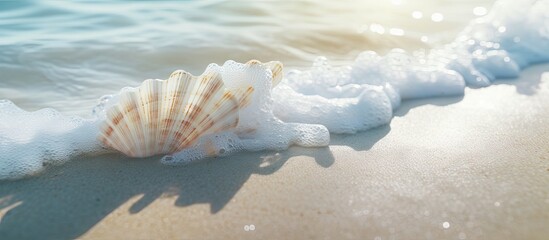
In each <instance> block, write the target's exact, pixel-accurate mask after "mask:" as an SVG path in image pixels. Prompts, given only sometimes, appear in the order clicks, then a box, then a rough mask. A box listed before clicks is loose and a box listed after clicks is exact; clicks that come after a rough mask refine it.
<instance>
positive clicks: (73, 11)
mask: <svg viewBox="0 0 549 240" xmlns="http://www.w3.org/2000/svg"><path fill="white" fill-rule="evenodd" d="M492 2H493V1H463V0H446V1H440V0H415V1H406V0H394V1H277V2H276V3H274V2H269V1H257V2H246V1H196V2H187V3H176V2H172V1H161V2H157V1H155V2H152V1H144V2H141V1H140V2H132V3H131V4H127V3H113V2H66V1H63V2H61V1H36V2H20V1H7V2H4V1H3V2H0V53H1V54H0V72H1V73H2V74H1V75H0V99H10V100H11V101H13V102H14V103H15V104H17V105H18V106H20V107H21V108H23V109H25V110H37V109H40V108H44V107H52V108H54V109H57V110H59V111H60V112H62V113H65V114H77V115H81V116H89V114H90V113H91V109H92V107H93V106H94V105H95V104H96V103H97V99H98V98H99V97H100V96H102V95H104V94H109V93H115V92H117V91H118V90H119V89H121V88H122V87H125V86H136V85H138V84H139V83H141V82H142V81H143V80H144V79H147V78H165V77H167V76H168V75H169V74H170V73H171V72H172V71H173V70H176V69H185V70H187V71H190V72H192V73H193V74H200V73H201V72H202V71H203V70H204V69H205V68H206V66H207V65H208V64H209V63H212V62H215V63H223V62H225V61H226V60H228V59H233V60H237V61H240V62H245V61H248V60H250V59H258V60H261V61H270V60H279V61H282V62H283V63H284V64H285V67H286V69H301V68H303V67H308V66H310V65H311V62H312V61H313V60H314V59H315V58H316V57H317V56H321V55H322V56H327V57H328V58H330V60H331V61H332V63H336V64H337V63H342V62H345V63H346V62H351V61H352V60H353V59H354V58H355V57H356V56H357V54H358V53H359V52H361V51H364V50H374V51H377V52H379V53H381V54H384V53H386V52H387V51H388V50H389V49H392V48H402V49H405V50H407V51H413V50H418V49H422V48H427V49H429V48H432V47H434V46H438V45H441V44H445V43H448V42H450V41H452V40H453V39H454V38H455V37H456V36H457V34H458V33H459V32H460V31H461V30H463V28H464V27H465V26H466V25H467V23H468V22H469V21H471V19H473V18H474V17H475V16H479V15H483V14H486V12H485V10H486V9H489V7H490V5H491V4H492Z"/></svg>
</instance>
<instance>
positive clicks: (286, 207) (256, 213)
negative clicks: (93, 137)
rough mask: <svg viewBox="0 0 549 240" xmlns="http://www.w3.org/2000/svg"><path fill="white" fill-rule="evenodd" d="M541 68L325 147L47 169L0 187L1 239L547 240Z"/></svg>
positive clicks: (97, 161)
mask: <svg viewBox="0 0 549 240" xmlns="http://www.w3.org/2000/svg"><path fill="white" fill-rule="evenodd" d="M544 71H549V65H548V64H545V65H537V66H534V67H530V68H528V69H526V70H525V71H524V72H522V75H521V79H518V80H500V81H498V82H497V83H496V84H495V85H494V86H490V87H488V88H481V89H466V93H465V96H463V97H454V98H440V99H424V100H415V101H406V102H404V103H403V105H402V107H401V108H400V109H398V111H397V112H396V113H395V115H396V116H395V118H394V119H393V120H392V122H391V124H390V125H387V126H384V127H380V128H377V129H373V130H370V131H366V132H362V133H359V134H356V135H332V140H331V144H330V146H329V147H326V148H317V149H307V148H298V147H293V148H291V149H289V150H287V151H283V152H260V153H241V154H237V155H233V156H231V157H227V158H217V159H210V160H206V161H203V162H200V163H196V164H192V165H189V166H184V167H167V166H163V165H161V164H160V163H159V162H158V161H157V160H158V159H157V158H149V159H139V160H135V159H127V158H125V157H123V156H121V155H109V156H98V157H82V158H80V159H74V160H73V161H71V162H69V163H66V164H64V165H61V166H50V167H48V168H47V170H46V171H45V172H43V173H41V174H40V175H39V176H37V177H33V178H28V179H24V180H19V181H12V182H1V183H0V217H1V218H0V219H1V220H0V239H72V238H82V239H220V238H223V239H547V236H549V228H547V226H549V188H548V186H549V105H548V103H549V76H547V75H546V76H545V77H544V78H543V79H540V75H541V74H542V73H543V72H544ZM252 225H253V227H252ZM246 230H248V231H246Z"/></svg>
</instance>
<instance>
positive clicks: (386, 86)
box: [273, 0, 549, 133]
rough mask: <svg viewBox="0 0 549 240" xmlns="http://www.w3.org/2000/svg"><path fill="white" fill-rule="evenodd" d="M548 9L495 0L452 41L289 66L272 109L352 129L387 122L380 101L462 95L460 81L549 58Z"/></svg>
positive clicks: (393, 103)
mask: <svg viewBox="0 0 549 240" xmlns="http://www.w3.org/2000/svg"><path fill="white" fill-rule="evenodd" d="M547 12H549V1H547V0H545V1H534V0H532V1H526V2H525V1H521V2H516V1H510V0H507V1H498V2H497V3H496V4H495V6H494V8H493V9H492V10H491V11H490V13H489V14H487V15H486V16H484V17H482V18H478V19H475V20H474V21H472V22H471V23H470V24H469V26H468V27H467V28H466V29H465V30H464V31H463V32H462V33H460V35H459V36H458V37H457V38H456V40H455V41H454V42H452V43H450V44H447V45H445V46H441V47H438V48H434V49H432V50H430V51H428V52H426V51H424V50H421V51H416V52H413V53H406V52H404V51H403V50H400V49H394V50H392V51H391V52H389V53H388V54H387V55H385V56H379V55H378V54H377V53H375V52H372V51H366V52H363V53H361V54H360V55H359V56H358V57H357V58H356V59H355V61H354V62H353V63H352V64H349V65H343V66H332V65H330V64H329V63H328V60H327V59H326V58H324V57H319V58H318V59H317V60H316V61H315V62H314V64H313V66H312V67H311V69H309V70H306V71H293V72H290V74H288V76H287V78H286V79H285V80H284V81H283V82H282V83H281V85H280V86H279V87H277V88H276V89H275V91H274V94H273V96H274V99H275V101H274V102H275V106H274V110H275V114H276V115H277V116H278V117H280V118H281V119H282V120H284V121H289V122H301V123H318V124H323V125H325V126H326V127H328V129H329V130H330V132H333V133H353V132H356V131H362V130H367V129H370V128H373V127H376V126H379V125H382V124H387V123H389V122H390V120H391V117H392V116H391V111H389V110H388V104H387V99H389V102H390V107H392V110H394V109H396V108H398V106H399V105H400V101H401V100H406V99H414V98H425V97H443V96H452V95H462V94H463V92H464V88H465V86H466V85H469V86H471V87H485V86H489V85H490V84H492V82H493V81H495V80H496V79H498V78H514V77H517V76H518V75H519V73H520V69H521V68H523V67H525V66H528V65H530V64H533V63H537V62H542V61H548V60H549V25H548V24H546V23H547V21H549V16H548V15H547ZM383 95H385V96H383ZM364 96H369V98H366V99H364Z"/></svg>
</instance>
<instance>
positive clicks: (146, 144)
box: [98, 68, 253, 157]
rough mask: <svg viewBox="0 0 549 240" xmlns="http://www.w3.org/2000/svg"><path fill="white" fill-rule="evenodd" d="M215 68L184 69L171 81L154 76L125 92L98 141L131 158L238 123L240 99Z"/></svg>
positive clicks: (159, 151)
mask: <svg viewBox="0 0 549 240" xmlns="http://www.w3.org/2000/svg"><path fill="white" fill-rule="evenodd" d="M216 69H217V68H208V69H207V70H206V71H205V72H204V73H203V74H202V75H200V76H198V77H196V76H193V75H191V74H190V73H188V72H185V71H182V70H179V71H175V72H173V73H172V74H171V75H170V77H169V78H168V79H167V80H153V79H149V80H146V81H144V82H143V84H141V85H140V86H139V87H137V88H134V89H131V90H127V91H122V93H120V98H119V101H118V103H116V104H115V105H113V106H111V107H110V108H108V109H107V110H106V119H105V121H104V123H103V125H102V126H101V129H100V135H99V137H98V138H99V140H100V141H101V142H102V143H103V144H104V145H105V146H108V147H112V148H114V149H116V150H118V151H121V152H122V153H124V154H126V155H128V156H131V157H148V156H153V155H159V154H170V153H174V152H178V151H181V150H182V149H184V148H186V147H189V146H191V145H192V144H194V143H195V142H196V141H197V140H198V139H199V138H200V137H201V136H204V135H206V134H211V133H216V132H220V131H225V130H228V129H231V128H234V127H236V125H237V124H238V110H239V101H238V99H237V98H235V96H234V95H233V93H231V92H230V91H227V90H226V89H225V86H224V83H223V80H222V78H221V74H220V73H219V70H216ZM252 91H253V89H252Z"/></svg>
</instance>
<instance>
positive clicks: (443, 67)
mask: <svg viewBox="0 0 549 240" xmlns="http://www.w3.org/2000/svg"><path fill="white" fill-rule="evenodd" d="M548 12H549V1H548V0H544V1H534V0H532V1H520V2H519V1H511V0H502V1H498V2H496V4H495V5H494V7H493V8H492V10H491V11H490V12H489V14H487V15H486V16H484V17H482V18H477V19H475V20H473V21H472V22H471V23H470V24H469V25H468V26H467V27H466V29H464V30H463V31H462V32H461V33H460V34H459V35H458V37H457V38H456V40H455V41H453V42H452V43H450V44H447V45H444V46H441V47H437V48H434V49H431V50H429V51H416V52H413V53H407V52H405V51H403V50H400V49H394V50H392V51H391V52H389V53H388V54H387V55H385V56H380V55H378V54H377V53H375V52H371V51H366V52H363V53H361V54H360V55H359V56H358V57H357V58H356V59H355V61H354V62H353V63H351V64H349V65H344V66H332V65H330V63H329V61H328V60H327V59H326V58H323V57H319V58H318V59H317V60H315V62H314V63H313V66H312V68H311V69H309V70H305V71H297V70H293V71H289V72H288V73H287V75H286V77H285V79H284V80H283V81H282V82H281V83H280V84H279V85H278V86H277V87H275V88H274V89H271V85H270V84H271V81H270V80H271V78H272V76H271V75H269V72H268V71H267V72H262V73H253V74H251V73H248V72H245V71H244V72H243V71H242V65H241V64H239V63H236V62H233V61H228V62H226V63H225V64H224V65H223V66H218V65H210V67H214V68H220V70H221V72H222V73H223V75H224V76H223V77H224V79H225V81H227V83H228V84H229V85H230V82H231V81H237V80H238V81H242V79H244V80H245V81H250V83H251V84H252V85H253V86H254V88H255V89H256V92H255V93H254V95H253V97H252V101H251V104H250V105H249V106H248V107H246V108H244V109H242V110H241V112H240V123H239V125H238V127H237V129H236V130H233V131H227V132H222V133H219V134H215V135H209V136H205V137H203V138H202V139H200V140H199V141H198V143H197V144H196V145H195V146H193V147H191V148H188V149H185V150H183V151H181V152H179V153H174V154H172V155H169V156H164V157H163V158H162V160H161V161H162V162H163V163H165V164H182V163H187V162H190V161H194V160H198V159H202V158H205V157H209V156H226V155H230V154H231V153H234V152H237V151H261V150H265V149H275V150H282V149H285V148H288V147H289V146H291V145H300V146H305V147H315V146H326V145H327V144H328V143H329V133H328V131H329V132H331V133H355V132H357V131H364V130H367V129H370V128H373V127H376V126H380V125H383V124H387V123H389V122H390V121H391V118H392V114H393V111H394V110H395V109H396V108H398V107H399V106H400V103H401V101H402V100H407V99H414V98H424V97H439V96H452V95H462V94H463V92H464V88H465V86H470V87H485V86H489V85H490V84H492V82H493V81H494V80H496V79H498V78H513V77H517V76H518V75H519V73H520V69H522V68H524V67H526V66H528V65H531V64H535V63H539V62H544V61H548V60H549V24H547V22H548V21H549V15H548V14H547V13H548ZM122 91H124V90H122ZM116 98H117V94H113V95H109V96H106V97H103V98H101V99H100V103H99V104H98V106H96V107H95V108H94V116H95V117H94V118H91V119H83V118H79V117H70V116H69V117H67V116H63V115H61V114H60V113H59V112H57V111H55V110H52V109H43V110H39V111H36V112H26V111H24V110H21V109H19V108H17V107H16V106H15V105H14V104H13V103H11V102H9V101H7V100H4V101H1V102H0V152H1V153H2V154H1V155H0V179H15V178H20V177H23V176H26V175H30V174H32V173H35V172H37V171H40V170H41V169H42V168H43V167H44V165H47V164H55V163H62V162H64V161H67V160H69V159H70V158H71V157H74V156H75V155H78V154H84V153H100V152H105V151H106V149H104V148H103V147H102V146H101V145H100V144H99V142H98V141H97V139H96V136H97V131H98V123H99V122H101V120H102V114H104V110H105V109H107V108H108V107H109V106H111V105H112V104H113V103H115V102H116Z"/></svg>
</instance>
